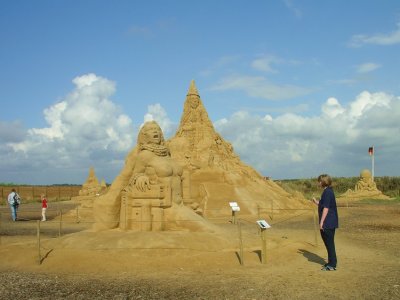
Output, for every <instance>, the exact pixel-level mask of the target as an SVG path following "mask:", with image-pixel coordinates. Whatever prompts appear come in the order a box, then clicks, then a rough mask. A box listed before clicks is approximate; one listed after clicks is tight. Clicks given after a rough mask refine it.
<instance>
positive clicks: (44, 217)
mask: <svg viewBox="0 0 400 300" xmlns="http://www.w3.org/2000/svg"><path fill="white" fill-rule="evenodd" d="M40 198H41V199H42V221H46V210H47V199H46V197H45V196H44V194H41V195H40Z"/></svg>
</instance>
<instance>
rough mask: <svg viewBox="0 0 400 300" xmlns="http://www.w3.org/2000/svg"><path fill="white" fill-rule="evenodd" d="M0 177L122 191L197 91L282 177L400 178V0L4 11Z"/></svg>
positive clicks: (223, 127) (99, 4) (55, 0)
mask: <svg viewBox="0 0 400 300" xmlns="http://www.w3.org/2000/svg"><path fill="white" fill-rule="evenodd" d="M0 8H1V9H0V41H1V47H0V99H1V108H2V114H1V117H0V181H1V182H15V183H28V184H53V183H78V184H79V183H82V182H83V181H84V180H85V179H86V177H87V174H88V170H89V167H90V166H93V167H94V168H95V171H96V174H97V176H98V177H99V179H103V178H104V179H105V180H106V181H107V182H112V181H113V180H114V178H115V176H116V175H117V174H118V173H119V171H120V170H121V168H122V166H123V163H124V158H125V156H126V154H127V153H128V152H129V149H131V148H132V147H133V146H134V145H135V143H136V136H137V132H138V128H139V127H140V125H141V124H142V123H143V122H144V121H145V120H149V119H155V120H156V121H158V122H159V123H160V124H161V126H162V128H163V130H164V133H165V135H166V136H167V138H168V137H172V136H173V135H174V133H175V130H176V128H177V126H178V123H179V120H180V116H181V114H182V110H183V102H184V100H185V96H186V92H187V89H188V87H189V83H190V81H191V80H192V79H194V80H195V81H196V85H197V88H198V90H199V92H200V96H201V99H202V101H203V103H204V105H205V107H206V109H207V111H208V114H209V117H210V119H211V121H212V122H213V123H214V125H215V128H216V130H217V131H218V132H219V133H221V134H222V136H223V137H224V138H225V139H226V140H228V141H229V142H231V143H232V144H233V146H234V149H235V152H236V153H237V154H238V155H239V156H240V157H241V158H242V160H243V161H245V162H246V163H248V164H250V165H251V166H253V167H254V168H255V169H257V170H258V171H259V172H261V173H262V174H263V175H265V176H271V177H272V178H273V179H284V178H310V177H315V176H317V175H318V174H320V173H322V172H327V173H329V174H331V175H333V176H358V174H359V172H360V171H361V170H362V169H364V168H371V159H370V157H369V156H368V147H369V146H372V145H374V146H375V175H376V176H399V175H400V174H399V170H400V168H399V167H400V163H399V158H398V155H399V153H400V138H399V136H400V125H399V121H398V120H399V119H400V71H399V70H400V57H399V54H398V53H400V2H399V1H397V0H392V1H389V0H387V1H381V0H369V1H364V0H352V1H345V0H338V1H316V0H314V1H311V0H309V1H307V0H305V1H296V0H269V1H267V0H264V1H256V0H255V1H236V0H230V1H224V0H220V1H208V0H206V1H174V0H170V1H161V0H159V1H151V0H150V1H134V0H131V1H123V0H119V1H105V0H97V1H94V0H82V1H64V0H51V1H50V0H49V1H45V0H38V1H28V0H25V1H20V0H12V1H11V0H10V1H8V0H0Z"/></svg>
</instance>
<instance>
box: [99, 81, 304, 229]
mask: <svg viewBox="0 0 400 300" xmlns="http://www.w3.org/2000/svg"><path fill="white" fill-rule="evenodd" d="M230 201H236V202H238V204H239V206H240V208H241V212H240V213H241V214H248V215H252V216H254V217H257V214H258V213H259V209H260V208H261V209H269V208H270V207H271V203H272V202H273V205H274V207H275V208H294V207H304V205H306V204H305V200H304V198H302V197H298V196H293V195H291V194H289V193H287V192H285V191H284V190H283V189H282V188H281V187H280V186H278V185H277V184H275V183H274V182H273V181H272V180H266V179H265V178H263V177H262V176H261V175H260V174H259V173H258V172H257V171H255V170H254V169H253V168H251V167H249V166H247V165H246V164H244V163H242V162H241V161H240V158H239V157H238V156H237V155H236V154H235V153H234V150H233V147H232V145H231V144H230V143H228V142H226V141H225V140H224V139H223V138H222V137H221V136H220V135H219V134H218V133H217V132H216V131H215V129H214V127H213V125H212V123H211V121H210V119H209V117H208V114H207V112H206V110H205V108H204V106H203V103H202V101H201V99H200V95H199V93H198V91H197V88H196V86H195V83H194V81H192V82H191V84H190V87H189V91H188V94H187V97H186V101H185V104H184V111H183V115H182V118H181V121H180V126H179V128H178V130H177V132H176V134H175V136H174V137H173V138H172V139H171V140H169V141H165V140H164V137H163V133H162V131H161V129H160V127H159V126H158V124H157V123H156V122H154V121H152V122H147V123H145V124H144V125H143V127H142V128H141V130H140V132H139V135H138V139H137V146H136V147H135V148H134V149H133V150H132V151H131V152H130V153H129V154H128V156H127V157H126V159H125V166H124V168H123V170H122V171H121V173H120V174H119V175H118V176H117V178H116V179H115V180H114V182H113V183H112V185H111V187H110V189H109V191H108V192H107V193H106V194H105V195H102V196H100V197H98V198H97V199H96V200H95V203H94V216H95V218H96V224H95V226H94V228H95V229H97V230H102V229H111V228H117V227H119V228H121V229H126V230H138V231H163V230H192V231H203V230H213V228H212V226H211V224H210V223H209V222H208V221H207V218H209V217H221V216H229V215H230V214H231V208H230V206H229V202H230Z"/></svg>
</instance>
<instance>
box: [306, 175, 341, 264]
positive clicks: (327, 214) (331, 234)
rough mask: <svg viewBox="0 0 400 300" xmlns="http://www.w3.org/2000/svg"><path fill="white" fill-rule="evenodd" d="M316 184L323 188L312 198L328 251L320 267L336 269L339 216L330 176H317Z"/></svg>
mask: <svg viewBox="0 0 400 300" xmlns="http://www.w3.org/2000/svg"><path fill="white" fill-rule="evenodd" d="M318 185H319V187H320V188H322V189H323V192H322V195H321V199H320V200H319V201H318V200H317V199H315V198H313V199H312V200H313V202H314V203H315V204H317V205H318V216H319V230H320V232H321V237H322V240H323V241H324V244H325V247H326V250H327V252H328V263H327V264H325V265H324V267H323V268H322V270H323V271H334V270H336V265H337V258H336V250H335V230H336V228H338V227H339V218H338V212H337V207H336V198H335V193H334V192H333V189H332V178H331V177H330V176H329V175H327V174H322V175H319V176H318Z"/></svg>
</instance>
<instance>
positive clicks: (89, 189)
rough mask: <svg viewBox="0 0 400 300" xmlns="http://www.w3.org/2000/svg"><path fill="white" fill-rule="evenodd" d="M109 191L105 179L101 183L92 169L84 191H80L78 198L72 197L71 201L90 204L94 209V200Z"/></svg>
mask: <svg viewBox="0 0 400 300" xmlns="http://www.w3.org/2000/svg"><path fill="white" fill-rule="evenodd" d="M106 191H107V185H106V183H105V181H104V179H103V180H102V181H101V183H99V180H98V179H97V177H96V174H95V172H94V168H93V167H90V169H89V175H88V177H87V179H86V181H85V182H84V183H83V185H82V189H80V190H79V194H78V196H75V197H72V199H71V200H73V201H78V202H82V203H86V204H88V203H89V202H90V205H88V206H89V207H92V205H91V203H92V200H93V198H95V197H96V196H99V195H101V194H104V193H105V192H106Z"/></svg>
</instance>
